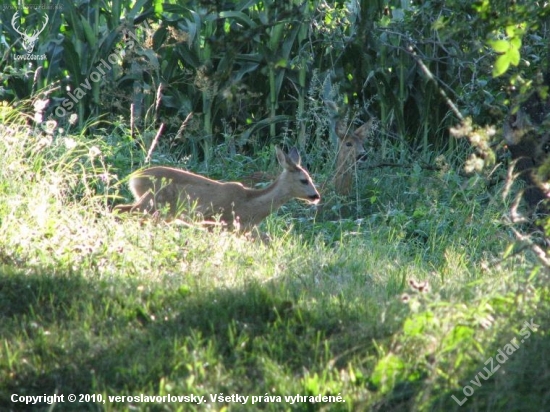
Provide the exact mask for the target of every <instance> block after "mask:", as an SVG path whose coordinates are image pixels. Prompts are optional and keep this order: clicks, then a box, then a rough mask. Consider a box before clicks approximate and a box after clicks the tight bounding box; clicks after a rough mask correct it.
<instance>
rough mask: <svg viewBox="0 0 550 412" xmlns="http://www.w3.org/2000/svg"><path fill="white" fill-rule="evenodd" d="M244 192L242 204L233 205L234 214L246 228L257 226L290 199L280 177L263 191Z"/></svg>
mask: <svg viewBox="0 0 550 412" xmlns="http://www.w3.org/2000/svg"><path fill="white" fill-rule="evenodd" d="M244 190H245V196H244V202H242V204H241V205H235V209H236V210H235V213H236V214H237V215H239V216H240V218H241V224H243V225H245V226H248V227H250V226H254V225H257V224H258V223H260V222H261V221H262V220H263V219H264V218H265V217H267V216H268V215H269V214H270V213H272V212H275V211H276V210H277V209H279V208H280V207H281V206H282V205H283V204H285V203H286V202H288V201H289V200H290V199H291V198H292V196H291V195H290V194H289V193H288V191H287V190H286V189H285V187H284V185H283V184H282V182H281V176H279V177H278V178H277V179H276V180H275V181H274V182H273V183H272V184H270V185H269V186H268V187H266V188H265V189H250V188H245V189H244ZM239 209H240V210H239Z"/></svg>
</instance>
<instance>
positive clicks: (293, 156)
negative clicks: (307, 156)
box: [288, 147, 302, 166]
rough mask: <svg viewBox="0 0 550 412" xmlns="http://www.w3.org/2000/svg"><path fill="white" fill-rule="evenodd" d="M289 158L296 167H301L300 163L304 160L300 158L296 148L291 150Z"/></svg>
mask: <svg viewBox="0 0 550 412" xmlns="http://www.w3.org/2000/svg"><path fill="white" fill-rule="evenodd" d="M288 157H289V158H290V160H292V162H293V163H294V164H295V165H296V166H300V162H301V161H302V159H301V158H300V153H298V149H296V148H295V147H293V148H292V149H290V152H289V153H288Z"/></svg>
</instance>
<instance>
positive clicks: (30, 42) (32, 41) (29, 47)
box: [11, 12, 49, 54]
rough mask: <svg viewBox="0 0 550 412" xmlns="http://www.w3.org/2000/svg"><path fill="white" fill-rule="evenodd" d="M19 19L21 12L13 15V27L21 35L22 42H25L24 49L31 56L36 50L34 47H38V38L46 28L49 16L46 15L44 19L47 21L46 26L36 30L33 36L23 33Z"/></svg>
mask: <svg viewBox="0 0 550 412" xmlns="http://www.w3.org/2000/svg"><path fill="white" fill-rule="evenodd" d="M19 17H20V16H19V12H16V13H15V14H14V15H13V18H12V19H11V25H12V27H13V29H14V30H15V31H16V32H17V33H19V34H20V35H21V41H22V42H23V48H24V49H25V51H26V52H27V54H30V53H32V51H33V50H34V46H35V45H36V42H37V40H38V36H39V35H40V33H42V32H43V31H44V29H45V28H46V25H47V24H48V21H49V18H48V15H47V14H45V15H44V17H45V18H46V19H45V21H44V25H43V26H42V28H41V29H40V30H34V31H33V33H32V34H27V33H26V32H22V31H21V30H20V26H19V24H18V22H17V20H19Z"/></svg>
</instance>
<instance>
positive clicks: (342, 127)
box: [335, 120, 349, 140]
mask: <svg viewBox="0 0 550 412" xmlns="http://www.w3.org/2000/svg"><path fill="white" fill-rule="evenodd" d="M348 129H349V128H348V125H347V124H346V122H343V121H342V120H338V121H337V122H336V126H335V131H336V136H338V138H339V139H340V140H344V139H345V138H346V135H347V134H348Z"/></svg>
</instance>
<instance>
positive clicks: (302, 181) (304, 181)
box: [300, 179, 309, 185]
mask: <svg viewBox="0 0 550 412" xmlns="http://www.w3.org/2000/svg"><path fill="white" fill-rule="evenodd" d="M300 183H301V184H303V185H307V184H309V182H308V180H307V179H300Z"/></svg>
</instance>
